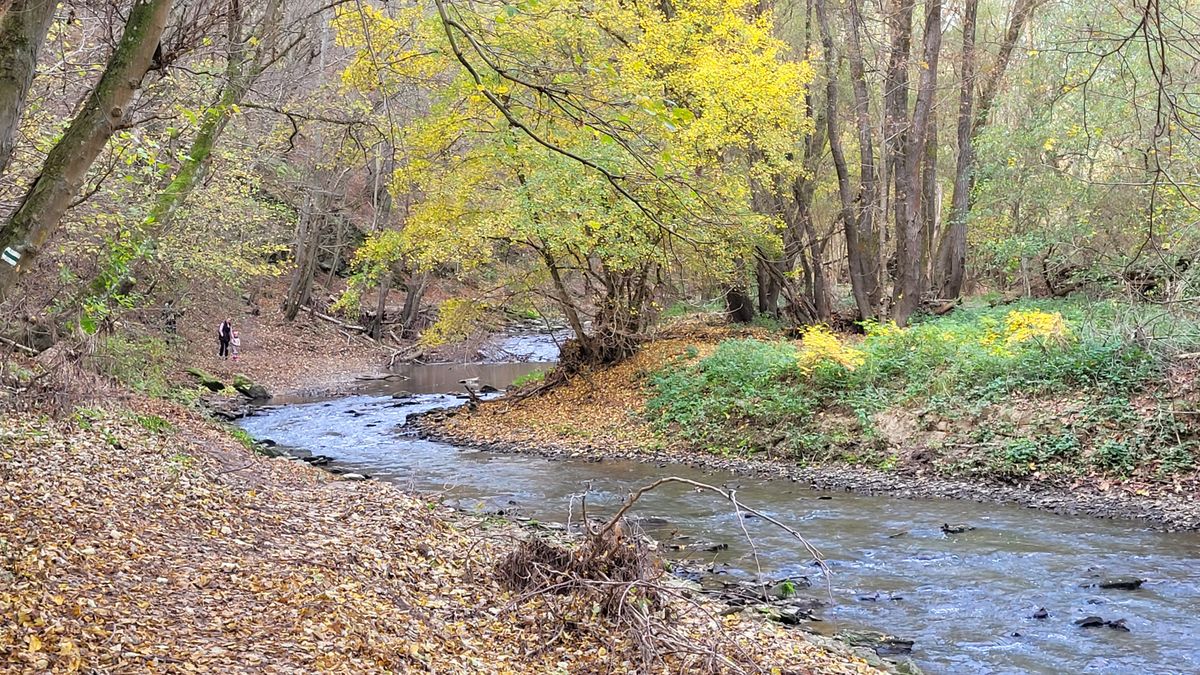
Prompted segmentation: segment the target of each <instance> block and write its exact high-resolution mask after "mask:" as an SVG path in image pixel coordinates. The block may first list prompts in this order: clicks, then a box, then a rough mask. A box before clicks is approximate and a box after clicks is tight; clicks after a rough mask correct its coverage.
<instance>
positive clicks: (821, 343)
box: [796, 324, 895, 373]
mask: <svg viewBox="0 0 1200 675" xmlns="http://www.w3.org/2000/svg"><path fill="white" fill-rule="evenodd" d="M883 325H886V324H883ZM892 325H893V326H894V325H895V324H892ZM866 360H867V355H866V354H865V353H864V352H862V351H860V350H858V349H855V348H853V347H850V346H847V345H845V344H842V342H841V341H840V340H838V338H837V335H834V333H833V331H831V330H829V328H828V327H826V326H810V327H809V328H807V329H806V330H805V331H804V338H803V343H802V344H801V346H800V350H799V351H798V352H797V354H796V362H797V364H798V365H799V366H800V371H801V372H804V373H809V372H811V371H812V369H813V368H814V367H816V365H817V364H819V363H823V362H826V361H832V362H834V363H840V364H841V365H842V366H843V367H844V368H846V370H854V369H855V368H857V367H859V366H861V365H862V364H863V363H865V362H866Z"/></svg>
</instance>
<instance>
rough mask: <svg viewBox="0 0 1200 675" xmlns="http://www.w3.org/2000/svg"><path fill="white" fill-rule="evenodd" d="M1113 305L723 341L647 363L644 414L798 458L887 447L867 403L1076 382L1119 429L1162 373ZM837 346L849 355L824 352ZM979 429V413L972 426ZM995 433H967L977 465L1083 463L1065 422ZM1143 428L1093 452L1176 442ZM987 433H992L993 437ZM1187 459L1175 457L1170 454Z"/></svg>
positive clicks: (717, 445)
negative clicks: (700, 351) (1136, 398)
mask: <svg viewBox="0 0 1200 675" xmlns="http://www.w3.org/2000/svg"><path fill="white" fill-rule="evenodd" d="M1119 316H1120V313H1119V312H1118V311H1116V310H1115V309H1114V308H1107V307H1106V308H1104V309H1097V307H1096V306H1095V305H1077V304H1072V303H1068V302H1062V301H1041V302H1038V301H1031V302H1025V303H1017V304H1013V305H1008V306H1003V307H996V308H977V309H967V310H960V311H956V312H954V313H953V314H950V315H948V316H945V317H933V318H926V319H925V320H923V321H921V322H919V323H916V324H914V325H913V326H911V327H909V328H907V329H903V330H901V329H899V328H896V327H895V326H894V325H890V324H868V325H867V326H866V329H867V336H866V337H865V338H863V339H862V341H861V342H860V343H858V344H854V345H853V346H849V345H845V344H843V343H841V342H840V341H839V340H838V339H837V338H836V337H834V336H832V335H830V334H828V332H827V331H824V332H822V331H815V333H816V334H817V337H819V338H821V340H817V339H816V338H813V339H812V340H808V341H806V342H804V343H803V346H802V347H798V346H797V343H793V342H785V341H762V340H753V339H732V340H726V341H724V342H722V343H721V344H720V345H718V346H717V349H716V350H715V351H714V352H713V353H712V354H711V355H709V356H708V357H706V358H704V359H701V360H700V361H699V362H693V361H692V360H691V359H683V358H680V359H675V360H673V361H671V362H669V363H667V364H666V365H665V366H663V367H662V368H661V369H660V370H659V371H658V372H656V373H653V374H651V376H650V377H649V378H648V382H649V386H650V393H651V398H650V400H649V401H648V403H647V405H646V414H647V418H648V419H649V420H650V421H651V423H652V424H653V425H655V427H656V428H657V429H658V430H659V431H660V433H663V434H664V435H666V434H669V435H671V436H672V437H674V438H682V439H684V440H685V441H687V442H689V443H691V444H693V445H695V446H697V447H702V448H707V449H709V450H711V451H715V452H728V451H732V450H738V451H747V450H749V451H753V450H760V449H765V448H784V449H786V450H788V451H790V452H792V453H793V454H794V455H795V456H796V458H797V459H802V460H803V459H811V458H820V457H826V458H829V457H834V456H840V457H842V458H844V459H847V460H849V461H856V462H875V463H878V462H880V461H885V460H886V455H880V454H879V452H878V450H879V443H878V442H877V430H876V429H875V424H874V415H875V414H876V413H878V412H880V411H883V410H886V409H888V408H891V407H895V406H899V405H905V406H909V407H916V406H919V405H923V406H925V407H926V408H927V409H930V410H957V411H960V412H961V413H964V414H967V413H969V412H970V411H975V412H976V413H977V412H979V411H980V410H982V409H983V408H984V407H985V406H987V405H988V404H989V403H996V402H1000V403H1003V402H1004V401H1006V400H1008V399H1009V398H1010V397H1013V396H1017V395H1020V396H1024V397H1035V398H1036V397H1039V396H1045V395H1053V394H1061V393H1064V392H1079V393H1080V395H1081V396H1083V397H1084V398H1085V399H1086V398H1093V399H1094V400H1096V401H1099V403H1098V404H1096V405H1094V406H1091V407H1088V408H1085V410H1084V411H1083V413H1082V414H1083V416H1084V417H1085V418H1087V417H1089V416H1094V417H1096V418H1099V419H1100V420H1103V421H1106V422H1111V423H1115V424H1118V425H1123V426H1124V427H1125V428H1130V427H1133V426H1135V425H1137V424H1139V423H1140V422H1139V419H1140V418H1139V416H1138V415H1137V414H1136V413H1134V412H1133V410H1132V408H1131V406H1130V404H1129V395H1130V393H1131V392H1136V391H1138V390H1140V389H1143V388H1145V387H1146V385H1147V384H1148V383H1150V382H1152V381H1153V380H1154V378H1155V377H1156V376H1158V375H1159V374H1161V373H1162V372H1163V363H1164V360H1163V359H1162V358H1160V356H1159V355H1158V354H1155V353H1152V352H1150V351H1148V350H1147V349H1145V348H1143V347H1141V346H1139V345H1138V344H1137V343H1136V342H1135V341H1134V340H1133V339H1132V337H1131V336H1130V335H1128V334H1126V333H1125V332H1123V329H1122V328H1121V325H1120V324H1119V323H1118V322H1117V318H1118V317H1119ZM810 342H811V344H810ZM826 343H828V344H826ZM839 351H845V352H847V353H850V352H855V358H853V359H850V358H842V359H839V358H836V354H835V352H839ZM813 353H817V354H818V358H817V359H816V360H815V361H814V362H811V363H810V362H809V361H808V360H806V358H805V356H806V355H811V354H813ZM694 355H695V353H694V351H693V354H692V356H693V357H694ZM818 412H821V413H831V414H832V417H831V415H830V414H823V415H822V417H821V421H820V423H819V424H817V423H815V422H814V416H815V415H816V413H818ZM1094 421H1095V420H1094ZM1087 426H1088V425H1086V424H1082V425H1081V426H1080V427H1078V430H1080V431H1084V432H1086V429H1087ZM989 428H990V427H988V426H987V425H984V424H981V425H978V426H977V427H975V428H974V429H973V430H972V434H975V432H979V433H983V432H985V431H987V430H988V429H989ZM993 431H995V434H992V435H988V437H987V438H982V437H981V438H975V439H974V440H975V441H977V442H978V443H981V444H986V445H987V446H988V447H989V448H991V449H990V450H988V451H987V452H986V454H987V455H988V456H981V457H978V458H977V461H978V462H981V464H979V466H984V465H986V466H988V467H992V468H993V469H1001V470H1003V472H1005V473H1008V474H1012V475H1024V474H1027V473H1030V472H1031V471H1033V470H1034V469H1035V468H1037V467H1040V466H1043V465H1047V464H1050V465H1053V466H1055V467H1060V468H1062V467H1073V466H1076V465H1078V464H1079V463H1080V462H1081V455H1082V445H1083V441H1082V440H1081V438H1080V436H1079V435H1078V434H1077V429H1076V428H1068V429H1065V430H1064V431H1062V432H1061V433H1058V434H1053V435H1047V436H1042V437H1032V438H1019V437H1018V438H1012V436H1013V435H1014V434H1016V433H1017V430H1016V429H997V430H993ZM989 433H990V432H989ZM1147 433H1149V432H1147ZM1154 433H1155V434H1157V436H1161V437H1163V438H1161V439H1159V440H1153V441H1151V440H1136V439H1135V440H1134V441H1131V444H1129V445H1127V446H1121V447H1117V446H1111V445H1110V446H1104V447H1103V448H1101V449H1099V450H1098V451H1097V452H1095V453H1094V457H1093V459H1092V462H1091V463H1092V464H1093V465H1094V466H1095V467H1096V468H1099V469H1101V470H1103V471H1110V472H1129V471H1132V469H1133V468H1134V467H1135V465H1136V462H1135V461H1134V458H1135V457H1136V456H1137V454H1138V453H1139V452H1148V451H1149V448H1151V447H1166V446H1167V445H1173V444H1178V443H1177V442H1175V443H1171V444H1168V443H1165V442H1163V441H1164V440H1165V437H1166V432H1163V431H1160V432H1154ZM1171 433H1178V430H1177V429H1176V430H1174V431H1172V432H1171ZM994 436H998V437H999V438H1000V439H1003V440H1001V441H1000V442H999V443H998V444H997V441H996V440H994ZM1186 459H1187V457H1186V456H1185V454H1183V453H1179V454H1178V455H1175V456H1173V462H1174V463H1177V464H1178V463H1182V462H1183V461H1185V460H1186Z"/></svg>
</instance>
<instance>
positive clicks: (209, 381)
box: [187, 368, 225, 392]
mask: <svg viewBox="0 0 1200 675" xmlns="http://www.w3.org/2000/svg"><path fill="white" fill-rule="evenodd" d="M187 374H188V375H191V376H192V377H194V378H196V381H197V382H198V383H199V384H200V386H201V387H204V388H205V389H207V390H209V391H211V392H218V391H224V390H225V383H224V382H222V381H221V380H218V379H217V378H216V377H214V376H212V375H210V374H209V373H208V372H207V371H205V370H203V369H200V368H188V369H187Z"/></svg>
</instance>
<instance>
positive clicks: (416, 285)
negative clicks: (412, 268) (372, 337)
mask: <svg viewBox="0 0 1200 675" xmlns="http://www.w3.org/2000/svg"><path fill="white" fill-rule="evenodd" d="M428 286H429V273H427V272H417V273H416V274H414V275H413V278H411V279H409V280H408V283H406V284H405V285H404V291H405V293H404V309H403V310H401V312H400V337H406V338H407V337H413V336H415V335H416V332H417V319H418V318H420V315H421V298H422V297H423V296H424V295H425V289H426V288H427V287H428Z"/></svg>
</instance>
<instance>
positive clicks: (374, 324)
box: [367, 269, 393, 340]
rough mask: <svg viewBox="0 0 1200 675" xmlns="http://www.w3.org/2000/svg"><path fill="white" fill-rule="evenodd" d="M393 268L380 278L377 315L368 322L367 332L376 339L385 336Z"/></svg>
mask: <svg viewBox="0 0 1200 675" xmlns="http://www.w3.org/2000/svg"><path fill="white" fill-rule="evenodd" d="M392 275H393V272H392V270H390V269H389V270H388V271H387V273H386V274H384V275H383V278H382V279H380V280H379V295H378V297H377V298H376V300H375V316H374V317H373V318H372V319H371V321H370V322H369V323H367V334H368V335H370V336H371V337H373V338H375V339H376V340H378V339H380V338H382V337H383V322H384V319H385V318H386V316H385V315H386V314H387V301H388V292H389V291H391V290H392Z"/></svg>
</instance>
